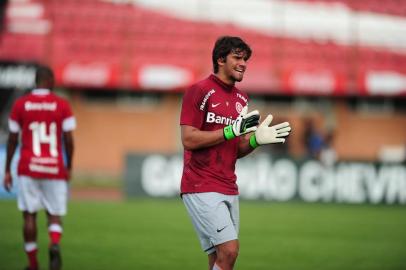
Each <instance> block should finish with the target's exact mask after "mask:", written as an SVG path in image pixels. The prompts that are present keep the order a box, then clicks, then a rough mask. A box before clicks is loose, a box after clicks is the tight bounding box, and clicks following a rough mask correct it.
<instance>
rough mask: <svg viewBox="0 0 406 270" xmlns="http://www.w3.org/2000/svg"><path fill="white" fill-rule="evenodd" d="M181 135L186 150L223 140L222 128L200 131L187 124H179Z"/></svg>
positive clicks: (211, 144) (207, 145)
mask: <svg viewBox="0 0 406 270" xmlns="http://www.w3.org/2000/svg"><path fill="white" fill-rule="evenodd" d="M181 136H182V144H183V147H184V148H185V149H186V150H197V149H201V148H206V147H210V146H213V145H216V144H219V143H222V142H224V141H225V139H224V135H223V130H222V129H218V130H213V131H202V130H200V129H198V128H195V127H192V126H187V125H181Z"/></svg>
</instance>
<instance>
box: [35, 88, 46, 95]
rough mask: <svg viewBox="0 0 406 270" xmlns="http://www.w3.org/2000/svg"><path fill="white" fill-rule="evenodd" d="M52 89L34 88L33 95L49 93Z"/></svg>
mask: <svg viewBox="0 0 406 270" xmlns="http://www.w3.org/2000/svg"><path fill="white" fill-rule="evenodd" d="M50 92H51V91H50V90H49V89H46V88H36V89H34V90H32V92H31V93H32V94H33V95H48V94H49V93H50Z"/></svg>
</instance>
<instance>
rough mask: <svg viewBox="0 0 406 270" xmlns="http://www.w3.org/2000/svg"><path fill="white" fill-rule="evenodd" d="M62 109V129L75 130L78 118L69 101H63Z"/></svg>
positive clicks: (65, 130) (66, 130)
mask: <svg viewBox="0 0 406 270" xmlns="http://www.w3.org/2000/svg"><path fill="white" fill-rule="evenodd" d="M62 110H63V111H62V113H63V120H62V130H63V131H64V132H68V131H72V130H74V129H75V128H76V118H75V116H74V115H73V112H72V109H71V107H70V105H69V103H68V102H67V101H63V106H62Z"/></svg>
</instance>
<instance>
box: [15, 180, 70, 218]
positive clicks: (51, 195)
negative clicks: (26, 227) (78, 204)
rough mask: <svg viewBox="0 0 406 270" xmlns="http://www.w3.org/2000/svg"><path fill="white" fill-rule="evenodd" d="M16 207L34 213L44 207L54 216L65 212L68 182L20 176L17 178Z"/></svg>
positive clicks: (62, 214)
mask: <svg viewBox="0 0 406 270" xmlns="http://www.w3.org/2000/svg"><path fill="white" fill-rule="evenodd" d="M17 201H18V209H20V210H21V211H27V212H29V213H36V212H38V211H39V210H41V209H46V211H47V212H48V213H50V214H51V215H55V216H64V215H65V214H66V205H67V201H68V183H67V182H66V181H63V180H49V179H40V180H38V179H36V180H34V179H32V178H31V177H28V176H20V177H19V179H18V194H17Z"/></svg>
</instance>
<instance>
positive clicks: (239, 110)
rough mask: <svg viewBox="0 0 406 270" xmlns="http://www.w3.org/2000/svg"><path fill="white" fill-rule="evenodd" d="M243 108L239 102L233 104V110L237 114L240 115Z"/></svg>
mask: <svg viewBox="0 0 406 270" xmlns="http://www.w3.org/2000/svg"><path fill="white" fill-rule="evenodd" d="M243 108H244V107H243V106H242V105H241V103H240V102H236V103H235V109H236V110H237V112H238V113H241V112H242V109H243Z"/></svg>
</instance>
